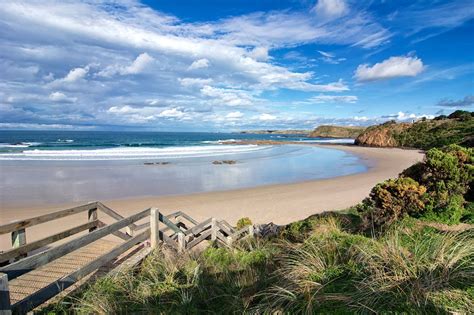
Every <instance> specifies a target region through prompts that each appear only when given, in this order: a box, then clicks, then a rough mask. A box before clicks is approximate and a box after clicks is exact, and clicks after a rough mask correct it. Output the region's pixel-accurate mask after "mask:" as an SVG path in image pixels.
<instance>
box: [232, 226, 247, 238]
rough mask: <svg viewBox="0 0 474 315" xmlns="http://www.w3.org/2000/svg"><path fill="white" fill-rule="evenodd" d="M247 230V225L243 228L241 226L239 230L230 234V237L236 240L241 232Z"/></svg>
mask: <svg viewBox="0 0 474 315" xmlns="http://www.w3.org/2000/svg"><path fill="white" fill-rule="evenodd" d="M248 231H249V227H248V226H244V227H243V228H241V229H240V230H238V231H237V232H235V233H234V234H232V235H231V236H232V238H233V239H234V240H237V239H238V238H239V237H240V235H241V234H243V233H245V232H248Z"/></svg>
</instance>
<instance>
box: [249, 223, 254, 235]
mask: <svg viewBox="0 0 474 315" xmlns="http://www.w3.org/2000/svg"><path fill="white" fill-rule="evenodd" d="M249 236H250V237H254V236H255V231H254V229H253V225H249Z"/></svg>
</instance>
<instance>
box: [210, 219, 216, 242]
mask: <svg viewBox="0 0 474 315" xmlns="http://www.w3.org/2000/svg"><path fill="white" fill-rule="evenodd" d="M211 231H212V232H211V241H215V240H217V220H216V218H212V220H211Z"/></svg>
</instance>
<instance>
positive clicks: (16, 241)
mask: <svg viewBox="0 0 474 315" xmlns="http://www.w3.org/2000/svg"><path fill="white" fill-rule="evenodd" d="M25 244H26V231H25V229H19V230H16V231H13V232H12V247H13V248H17V247H20V246H23V245H25Z"/></svg>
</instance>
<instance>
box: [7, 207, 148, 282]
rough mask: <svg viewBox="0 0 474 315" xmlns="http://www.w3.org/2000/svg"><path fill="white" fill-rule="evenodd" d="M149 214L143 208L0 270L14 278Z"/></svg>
mask: <svg viewBox="0 0 474 315" xmlns="http://www.w3.org/2000/svg"><path fill="white" fill-rule="evenodd" d="M149 214H150V209H147V210H144V211H142V212H139V213H137V214H134V215H132V216H130V217H128V218H125V219H123V220H121V221H118V222H115V223H113V224H110V225H107V226H104V227H102V228H100V229H97V230H95V231H94V232H91V233H89V234H87V235H84V236H81V237H79V238H77V239H74V240H71V241H69V242H67V243H65V244H62V245H59V246H57V247H53V248H51V249H49V250H47V251H45V252H43V253H38V254H36V255H33V256H30V257H27V258H25V259H22V260H20V261H18V262H15V263H12V264H10V265H7V266H5V267H2V268H0V272H4V273H6V274H8V278H9V279H14V278H16V277H18V276H20V275H22V274H24V273H27V272H28V271H30V270H32V269H34V268H37V267H39V266H42V265H44V264H47V263H48V262H50V261H53V260H55V259H57V258H58V257H61V256H64V255H66V254H68V253H70V252H72V251H74V250H76V249H78V248H80V247H82V246H85V245H87V244H90V243H92V242H94V241H96V240H98V239H100V238H102V237H104V236H106V235H108V234H111V233H112V232H115V231H117V230H119V229H121V228H124V227H126V226H127V225H129V224H130V223H132V222H135V221H138V220H140V219H142V218H144V217H146V216H148V215H149Z"/></svg>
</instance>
